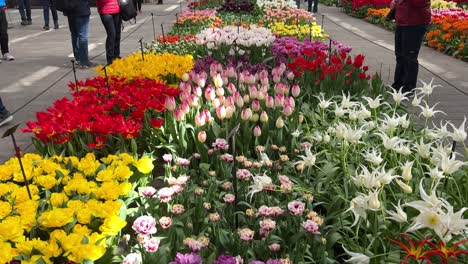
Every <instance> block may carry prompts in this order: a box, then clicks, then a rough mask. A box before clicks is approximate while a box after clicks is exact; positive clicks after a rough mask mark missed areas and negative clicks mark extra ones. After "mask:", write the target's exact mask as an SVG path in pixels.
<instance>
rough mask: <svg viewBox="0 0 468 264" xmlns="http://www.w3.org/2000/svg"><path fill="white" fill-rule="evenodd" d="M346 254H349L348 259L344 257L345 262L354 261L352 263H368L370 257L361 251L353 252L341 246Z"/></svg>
mask: <svg viewBox="0 0 468 264" xmlns="http://www.w3.org/2000/svg"><path fill="white" fill-rule="evenodd" d="M343 249H344V251H345V252H346V254H348V255H350V256H351V258H350V259H345V262H349V263H354V264H369V262H370V258H369V257H368V256H366V255H364V254H362V253H355V252H351V251H349V250H347V249H346V248H345V247H343Z"/></svg>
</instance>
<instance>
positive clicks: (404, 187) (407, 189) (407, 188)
mask: <svg viewBox="0 0 468 264" xmlns="http://www.w3.org/2000/svg"><path fill="white" fill-rule="evenodd" d="M395 181H396V183H397V184H398V186H400V188H401V189H402V190H403V192H404V193H407V194H408V193H412V192H413V188H411V186H409V185H408V184H406V183H404V182H402V181H400V180H398V179H397V180H395Z"/></svg>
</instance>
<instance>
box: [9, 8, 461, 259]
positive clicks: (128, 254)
mask: <svg viewBox="0 0 468 264" xmlns="http://www.w3.org/2000/svg"><path fill="white" fill-rule="evenodd" d="M199 3H200V4H203V3H205V2H202V1H200V2H199ZM214 3H215V2H214V1H211V2H208V3H207V5H208V6H209V7H210V8H219V7H220V6H221V3H218V5H217V6H214ZM262 3H265V2H262ZM268 3H273V4H274V6H275V7H277V6H282V5H285V2H283V1H268ZM287 5H289V4H287ZM197 8H199V9H201V8H202V7H201V6H198V7H197ZM287 10H289V11H287ZM200 12H201V13H203V11H200ZM258 12H259V14H260V15H249V19H251V21H249V22H248V23H249V25H241V23H240V21H237V22H236V26H224V27H222V28H218V27H216V26H220V25H221V24H220V23H219V24H218V23H214V24H213V23H209V25H208V23H207V25H204V26H205V27H212V28H206V29H203V30H202V31H201V33H199V34H197V36H195V39H196V40H195V41H194V40H193V39H194V37H193V36H187V35H186V34H182V33H184V32H190V31H191V30H187V29H186V27H188V25H185V24H187V23H184V24H182V25H180V26H179V27H175V28H173V30H172V31H171V32H169V34H168V36H166V37H160V38H158V39H157V42H158V44H157V45H158V47H157V48H156V47H154V46H152V47H151V48H148V49H147V50H146V51H145V52H146V53H144V54H141V52H137V53H135V54H133V55H130V56H129V57H127V58H124V59H122V60H117V61H116V62H115V63H114V64H112V65H110V66H108V68H107V75H108V77H109V78H108V79H107V80H106V79H105V78H103V77H96V78H95V79H91V80H87V81H84V82H81V81H80V82H78V84H77V87H75V86H76V85H75V84H72V85H71V87H72V88H74V93H73V98H72V99H62V100H58V101H57V102H56V103H55V105H54V107H51V108H49V109H48V111H47V112H46V113H40V114H38V121H37V122H32V123H29V125H30V129H29V130H28V131H29V132H34V133H35V134H37V136H38V138H39V137H42V138H44V139H45V141H46V142H47V141H51V140H54V139H55V136H57V137H58V139H60V138H61V136H60V135H61V134H63V133H66V135H67V136H68V138H70V141H68V142H65V143H63V144H62V145H61V144H49V143H47V144H46V143H45V142H42V141H41V142H42V143H41V144H40V145H39V147H38V148H37V150H38V151H40V152H41V154H42V155H46V154H48V153H50V152H51V151H50V150H51V149H54V148H57V149H56V150H55V151H54V153H59V152H60V153H61V154H62V155H64V156H63V157H58V156H53V158H52V160H53V161H54V162H55V160H57V162H56V163H59V164H63V167H60V168H58V167H57V166H43V167H45V168H44V169H42V170H39V169H36V168H35V169H34V170H32V167H34V166H39V164H41V165H40V166H42V163H41V162H40V160H41V159H44V158H42V157H41V156H34V157H37V159H36V160H34V162H31V161H29V159H30V158H29V156H28V157H24V159H26V160H27V161H26V166H25V167H26V173H27V176H28V175H29V176H30V175H31V171H34V173H40V176H38V180H31V186H33V185H38V184H49V183H50V182H52V181H50V180H51V175H52V176H53V177H55V180H56V182H58V183H57V184H60V185H59V186H60V187H59V188H55V187H53V188H52V189H50V191H49V190H44V191H37V192H36V191H34V194H36V193H37V194H38V195H39V196H40V197H41V201H43V202H42V204H43V205H44V207H38V208H40V209H39V212H42V210H43V209H44V208H45V209H47V208H51V207H50V205H49V204H48V202H47V201H48V200H51V201H52V200H53V199H52V198H49V196H48V195H49V192H52V191H57V190H58V191H61V189H63V190H64V191H65V192H66V190H76V191H75V193H73V191H72V193H73V195H74V196H73V198H68V199H71V200H72V201H73V203H76V204H77V205H76V206H75V207H74V208H80V209H81V208H85V209H86V208H87V207H86V206H83V204H82V203H86V202H87V201H88V200H90V199H91V200H93V199H98V200H101V202H102V203H104V202H103V200H106V199H110V200H111V201H119V202H118V203H119V205H122V207H119V208H121V210H119V211H118V213H117V209H116V210H110V209H115V208H113V207H112V206H109V207H108V209H109V211H112V212H111V213H112V215H113V216H114V217H113V221H115V222H111V223H110V224H109V225H112V227H113V228H112V229H110V230H112V231H113V232H112V234H111V235H109V237H105V239H103V240H101V241H99V240H95V239H94V238H95V237H91V236H92V235H89V236H90V237H86V239H82V240H80V241H79V243H75V242H76V241H78V240H74V239H72V238H73V237H71V234H70V232H73V233H80V232H81V233H80V236H79V237H80V238H83V236H84V235H87V234H93V232H94V233H97V234H102V233H103V232H105V231H103V230H107V229H105V228H104V227H102V226H106V222H105V220H103V221H102V222H101V221H99V220H101V218H100V217H97V220H96V219H94V218H92V219H91V221H90V222H91V223H93V221H94V220H96V221H98V222H97V224H87V228H88V229H85V227H82V226H80V228H76V231H75V230H74V229H75V228H73V230H71V231H70V230H69V229H66V228H62V227H56V228H55V229H57V230H58V229H63V232H62V231H57V232H60V233H62V234H63V233H65V234H66V235H67V238H68V236H70V239H69V240H67V241H66V242H68V241H70V243H71V244H72V245H73V246H76V247H77V248H80V249H83V248H85V249H86V250H85V249H83V250H81V251H80V252H79V253H80V254H81V255H80V256H81V258H76V257H75V255H74V254H75V253H74V251H73V250H70V253H69V254H67V253H66V251H64V252H65V253H63V254H62V253H60V254H62V255H57V256H58V257H55V256H54V257H53V258H51V259H52V260H51V261H52V262H56V259H55V258H57V259H58V258H60V261H63V262H67V261H70V262H71V261H73V262H79V263H90V261H91V260H94V259H95V260H96V262H98V263H176V264H182V263H193V264H199V263H270V264H271V263H343V262H345V261H346V262H351V263H371V262H372V263H393V262H399V261H400V259H404V260H405V261H406V260H407V259H409V258H415V259H417V260H418V261H421V260H422V259H423V257H424V258H425V257H427V259H426V260H430V261H432V262H434V263H445V262H451V261H454V260H455V257H458V260H459V261H461V262H462V263H463V262H464V261H465V260H466V255H464V251H463V250H464V248H465V246H466V244H465V243H466V240H465V234H466V232H467V231H468V230H467V229H468V227H467V224H466V221H467V220H465V218H464V215H463V213H464V211H465V210H466V208H465V206H466V204H467V201H466V198H465V196H464V195H463V194H464V193H466V192H467V191H468V190H467V189H466V188H467V187H466V184H464V183H465V180H466V175H467V173H468V170H467V169H466V166H465V165H466V162H463V161H462V160H463V158H462V157H460V155H458V157H457V154H455V153H454V152H453V150H452V146H453V145H452V144H453V141H456V142H457V143H459V144H461V145H462V146H463V147H464V149H465V157H464V158H465V159H466V157H467V156H468V149H467V148H466V146H465V145H463V144H464V141H465V140H466V132H465V130H466V127H465V126H466V124H465V122H464V123H463V124H462V125H461V126H460V127H455V126H453V125H451V124H450V123H442V124H441V127H437V126H433V127H432V128H429V127H428V126H427V124H428V123H431V122H432V119H433V117H434V116H435V115H438V114H439V112H440V111H437V110H435V109H434V106H430V105H428V102H429V100H430V95H431V93H432V92H433V89H434V88H435V85H433V84H432V83H428V84H425V83H424V84H423V86H422V87H421V88H419V89H418V90H417V92H416V95H415V96H414V97H413V98H412V99H411V101H410V100H409V98H407V97H406V96H407V94H403V93H402V92H401V91H400V92H399V91H390V92H387V91H386V90H385V89H384V88H383V85H382V80H381V79H380V78H379V76H378V75H375V74H371V73H370V72H369V69H368V67H367V66H366V65H365V56H364V55H362V54H357V55H351V54H349V52H350V51H351V47H349V46H346V45H343V44H341V43H338V42H333V43H332V46H331V47H330V46H329V45H328V44H327V43H323V42H321V41H319V40H315V41H314V40H311V39H309V38H308V37H307V36H303V35H299V34H297V33H295V34H292V33H291V35H292V36H287V37H280V36H275V35H274V34H273V33H272V32H271V30H270V29H268V28H267V27H260V26H257V25H256V24H257V23H260V20H261V19H262V14H264V13H262V12H265V9H264V8H261V9H259V11H258ZM285 12H289V13H290V12H293V13H294V12H296V11H292V10H291V9H285ZM228 13H229V12H223V15H225V17H223V18H222V20H223V21H226V20H227V19H225V18H228V17H229V18H228V19H233V16H235V15H233V14H231V15H226V14H228ZM279 16H280V17H281V16H282V15H279ZM256 20H258V21H256ZM293 21H294V20H288V19H285V21H284V22H283V23H285V25H286V26H292V23H294V22H293ZM244 22H245V21H244ZM250 22H253V23H250ZM276 22H279V21H276ZM296 22H298V20H296ZM301 23H302V24H301ZM245 24H247V22H246V23H245ZM269 24H270V22H265V21H263V25H265V26H269ZM304 24H308V23H307V22H306V21H301V22H300V23H299V25H304ZM294 26H298V23H296V25H294ZM184 41H186V42H190V43H194V42H196V46H197V47H194V46H192V45H186V44H181V43H182V42H184ZM153 45H155V44H153ZM178 45H185V46H184V47H185V48H184V50H179V51H178V53H179V54H180V55H175V54H168V53H164V51H165V50H170V49H173V50H176V47H178ZM163 46H165V49H163V48H160V47H163ZM147 47H149V45H147ZM201 50H203V51H201ZM161 52H162V53H161ZM185 52H187V53H185ZM203 52H205V53H203ZM241 53H243V54H241ZM187 54H194V56H195V57H198V56H200V57H201V59H198V60H196V61H192V57H191V56H188V55H187ZM205 54H210V55H208V56H206V55H205ZM142 55H144V58H145V59H144V61H143V58H142ZM122 77H125V78H122ZM163 81H165V82H166V83H162V82H163ZM405 101H406V102H405ZM78 106H79V107H78ZM407 106H409V107H413V108H414V109H413V110H411V111H409V110H408V109H407V108H408V107H407ZM410 112H411V113H414V115H418V114H419V115H418V118H420V119H422V120H423V124H416V123H415V122H414V120H415V118H416V116H413V114H410ZM77 117H79V118H77ZM121 121H122V122H121ZM123 121H126V122H123ZM69 124H75V125H76V126H78V128H76V127H73V126H70V127H69V126H68V125H69ZM109 127H111V128H113V129H109V130H108V129H107V128H109ZM48 129H49V130H48ZM59 129H61V130H59ZM122 129H123V130H122ZM54 131H59V132H60V133H59V134H57V135H56V134H54V133H55V132H54ZM115 131H117V132H118V133H114V132H115ZM122 131H124V132H122ZM126 132H128V133H126ZM97 135H98V136H101V135H107V138H106V139H105V141H104V140H100V141H96V142H94V141H93V140H95V136H97ZM128 136H129V137H130V138H128ZM90 140H91V141H90ZM36 141H38V140H37V139H36ZM57 143H60V142H57ZM89 143H91V144H89ZM41 146H42V148H41ZM77 146H81V148H78V147H77ZM77 149H79V151H77ZM124 152H129V153H131V154H124ZM74 153H76V154H74ZM114 153H121V154H116V156H108V154H114ZM28 155H31V154H28ZM70 156H78V157H70ZM31 157H32V156H31ZM67 157H68V158H67ZM133 157H141V158H140V159H136V158H133ZM80 158H81V159H80ZM44 160H45V159H44ZM15 162H16V160H11V161H9V162H8V164H6V165H3V166H0V179H2V180H3V179H4V182H5V184H4V185H5V188H3V189H2V190H8V188H9V186H12V185H13V184H14V185H20V187H19V188H20V189H21V190H22V194H21V195H22V196H21V197H20V198H21V199H19V201H23V200H24V198H26V196H25V193H24V190H23V189H24V186H23V184H24V183H22V182H21V181H20V180H21V174H20V173H19V172H18V168H17V167H18V166H17V165H16V163H15ZM118 162H123V164H122V163H118ZM11 164H14V168H15V170H14V171H13V172H12V171H11V169H10V167H12V165H11ZM75 164H80V165H76V166H75ZM118 164H120V165H118ZM155 165H156V166H155ZM60 166H62V165H60ZM115 166H116V167H115ZM42 171H44V172H42ZM149 173H151V175H148V174H149ZM62 175H64V176H63V177H62ZM122 175H124V176H125V177H123V176H122ZM29 176H28V177H29ZM151 176H152V177H151ZM39 178H40V179H39ZM59 179H61V180H60V181H59ZM75 181H76V183H75ZM84 181H86V183H87V184H81V183H83V182H84ZM41 186H42V185H41ZM47 186H49V185H47ZM62 186H63V187H62ZM90 186H91V187H90ZM103 186H105V188H104V187H103ZM7 187H8V188H7ZM87 187H89V188H88V189H89V191H88V192H85V193H82V192H83V190H88V189H86V188H87ZM41 188H42V187H41ZM54 188H55V189H54ZM124 190H125V191H127V192H124ZM131 190H134V191H131ZM48 191H49V192H48ZM66 193H67V194H68V193H70V192H66ZM123 194H124V195H123ZM76 195H80V196H78V198H76ZM83 196H85V197H83ZM9 197H10V196H4V199H8V198H9ZM35 197H36V196H35ZM119 199H120V200H121V201H122V202H120V200H119ZM16 200H18V199H16ZM82 200H83V201H82ZM78 201H79V202H78ZM10 202H11V201H10ZM51 203H52V202H51ZM69 203H70V201H67V203H65V204H64V203H62V204H61V206H62V207H63V208H64V209H66V208H65V207H67V208H68V204H69ZM73 203H71V204H73ZM93 203H94V201H93ZM123 205H125V207H123ZM59 207H60V206H59ZM0 208H6V209H7V210H0V213H2V212H8V213H9V212H10V211H8V209H9V208H10V207H8V205H4V206H3V207H2V205H1V204H0ZM33 209H35V208H33ZM52 210H54V209H52ZM55 210H56V209H55ZM81 211H82V210H80V211H77V212H76V213H75V211H73V214H71V213H70V212H69V214H68V216H71V215H72V216H71V217H73V218H74V219H75V218H76V219H78V221H81V220H80V216H81ZM84 212H87V211H86V210H84ZM97 212H99V211H97ZM13 213H14V214H16V211H15V212H13ZM64 215H65V216H67V214H64ZM116 215H118V217H117V218H118V219H120V222H119V221H117V218H116ZM0 216H1V215H0ZM46 216H47V215H46ZM10 217H12V216H7V217H6V218H0V225H2V224H4V225H7V226H10V225H11V222H12V221H13V220H11V219H9V218H10ZM40 217H41V216H39V218H40ZM42 217H43V216H42ZM57 219H60V218H59V217H57ZM67 219H70V218H67ZM7 220H8V221H7ZM9 221H10V222H9ZM109 221H110V220H109ZM122 221H126V222H127V224H126V225H125V226H124V224H123V223H124V222H122ZM77 223H78V222H77ZM77 223H73V224H74V225H75V226H76V225H81V223H79V224H77ZM114 223H117V224H114ZM5 230H8V229H2V230H0V238H5V237H8V236H7V235H8V234H6V235H5V234H1V231H4V232H5ZM33 230H34V229H31V232H30V233H27V232H26V233H25V232H24V230H21V231H20V232H23V233H22V235H23V236H29V237H30V238H31V240H32V238H41V239H46V240H47V241H48V243H50V244H53V242H54V241H57V239H55V240H54V237H52V239H51V238H50V236H47V235H46V236H41V235H38V233H37V232H36V231H37V230H34V232H32V231H33ZM38 230H39V231H41V230H42V231H43V229H41V228H40V226H39V229H38ZM88 230H92V231H91V232H89V231H88ZM119 230H120V234H119V236H117V235H115V234H116V233H117V232H118V231H119ZM48 231H50V230H46V232H48ZM85 231H86V232H89V233H86V232H85ZM94 236H96V237H98V236H97V235H94ZM100 237H102V236H100ZM59 238H60V239H62V240H58V241H59V242H60V243H57V245H58V246H62V244H65V245H68V244H67V243H62V241H63V238H65V236H60V237H59ZM8 239H9V240H8V241H7V243H3V244H0V245H1V247H2V248H1V249H5V250H0V256H2V257H3V256H4V255H6V254H8V255H6V257H5V262H8V261H10V260H11V259H12V258H14V259H15V260H20V259H23V260H26V261H30V262H32V261H36V260H37V259H39V257H37V256H29V255H32V253H34V254H36V249H38V250H39V251H40V252H41V256H42V255H44V256H45V257H48V255H45V254H46V253H43V252H42V251H44V250H42V251H41V249H42V248H39V246H40V245H42V244H40V245H39V244H38V245H35V247H36V246H37V247H38V248H35V249H34V250H30V252H31V254H29V255H18V250H23V249H29V248H31V246H29V245H30V244H27V246H17V245H18V244H17V243H19V242H21V241H19V242H17V241H13V240H16V239H15V237H8ZM12 239H13V240H12ZM73 241H74V242H73ZM94 242H96V243H94ZM104 242H105V246H104ZM90 243H92V244H90ZM101 243H102V244H101ZM411 243H417V244H418V246H419V248H418V249H415V248H414V246H411ZM406 245H408V246H406ZM33 246H34V245H33ZM28 247H29V248H28ZM86 247H90V248H91V249H92V250H89V249H88V248H86ZM96 247H99V248H98V249H94V248H96ZM416 250H418V251H417V252H419V253H417V254H415V252H416ZM4 252H7V253H4ZM44 252H45V251H44ZM72 252H73V254H71V253H72ZM102 252H104V255H102V256H101V255H100V254H101V253H102ZM56 253H57V252H56ZM98 253H99V254H98ZM47 254H49V253H48V252H47ZM57 254H59V253H57ZM45 257H43V258H45ZM85 258H87V259H88V260H86V259H85ZM1 260H2V261H3V258H2V259H1ZM39 261H40V260H39ZM44 261H45V259H44ZM465 262H466V261H465ZM26 263H27V262H26Z"/></svg>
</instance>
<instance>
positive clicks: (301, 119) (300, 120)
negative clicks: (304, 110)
mask: <svg viewBox="0 0 468 264" xmlns="http://www.w3.org/2000/svg"><path fill="white" fill-rule="evenodd" d="M298 121H299V124H302V122H304V115H299V120H298Z"/></svg>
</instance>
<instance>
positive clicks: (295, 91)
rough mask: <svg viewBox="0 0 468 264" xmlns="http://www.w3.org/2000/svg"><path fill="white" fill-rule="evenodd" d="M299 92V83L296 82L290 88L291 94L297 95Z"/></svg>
mask: <svg viewBox="0 0 468 264" xmlns="http://www.w3.org/2000/svg"><path fill="white" fill-rule="evenodd" d="M300 93H301V88H300V87H299V85H297V84H295V85H293V86H292V88H291V94H292V96H294V97H298V96H299V94H300Z"/></svg>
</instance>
